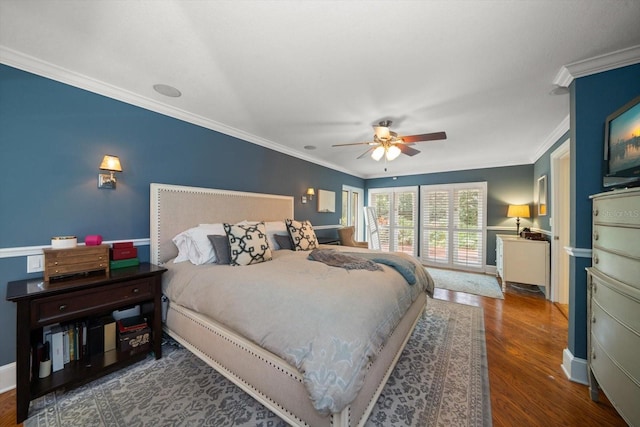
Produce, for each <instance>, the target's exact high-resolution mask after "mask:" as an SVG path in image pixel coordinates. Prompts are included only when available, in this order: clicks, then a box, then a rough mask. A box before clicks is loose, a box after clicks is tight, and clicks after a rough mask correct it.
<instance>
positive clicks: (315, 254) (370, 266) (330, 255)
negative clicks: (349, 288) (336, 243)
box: [307, 249, 382, 271]
mask: <svg viewBox="0 0 640 427" xmlns="http://www.w3.org/2000/svg"><path fill="white" fill-rule="evenodd" d="M307 258H309V259H310V260H311V261H318V262H323V263H325V264H327V265H330V266H332V267H340V268H344V269H347V270H369V271H376V270H378V271H382V267H380V266H379V265H378V264H376V263H375V262H374V261H373V260H368V259H366V258H364V257H361V256H358V254H353V253H346V252H338V251H336V250H335V249H314V250H312V251H311V253H310V254H309V256H308V257H307Z"/></svg>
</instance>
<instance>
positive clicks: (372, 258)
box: [308, 249, 416, 285]
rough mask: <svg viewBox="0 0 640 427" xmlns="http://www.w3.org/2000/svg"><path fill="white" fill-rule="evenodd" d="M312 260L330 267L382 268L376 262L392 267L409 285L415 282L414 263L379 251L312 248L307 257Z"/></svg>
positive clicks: (354, 268) (348, 268)
mask: <svg viewBox="0 0 640 427" xmlns="http://www.w3.org/2000/svg"><path fill="white" fill-rule="evenodd" d="M308 258H309V259H310V260H312V261H320V262H323V263H325V264H327V265H330V266H332V267H341V268H346V269H347V270H380V271H381V270H382V267H380V266H379V265H378V264H384V265H388V266H389V267H392V268H394V269H395V270H396V271H397V272H398V273H400V274H401V275H402V277H404V280H406V281H407V283H408V284H410V285H415V283H416V274H415V273H416V266H415V264H413V263H411V262H409V261H407V260H406V259H403V258H401V257H399V256H398V255H394V254H392V253H380V252H370V253H369V252H338V251H336V250H335V249H314V250H313V251H312V252H311V253H310V254H309V257H308Z"/></svg>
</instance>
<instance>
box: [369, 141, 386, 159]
mask: <svg viewBox="0 0 640 427" xmlns="http://www.w3.org/2000/svg"><path fill="white" fill-rule="evenodd" d="M382 156H384V147H383V146H382V145H379V146H377V147H376V149H375V150H373V152H372V153H371V158H372V159H373V160H375V161H376V162H377V161H379V160H380V159H381V158H382Z"/></svg>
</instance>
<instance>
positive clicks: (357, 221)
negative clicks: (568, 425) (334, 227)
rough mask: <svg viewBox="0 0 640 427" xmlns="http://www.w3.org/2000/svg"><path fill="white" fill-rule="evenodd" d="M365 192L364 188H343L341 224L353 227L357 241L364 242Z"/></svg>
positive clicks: (346, 186) (345, 186)
mask: <svg viewBox="0 0 640 427" xmlns="http://www.w3.org/2000/svg"><path fill="white" fill-rule="evenodd" d="M363 207H364V190H363V189H362V188H356V187H351V186H348V185H343V186H342V216H341V218H340V224H342V225H344V226H350V225H353V226H354V227H355V228H356V235H355V240H357V241H364V237H363V236H364V230H363V227H362V224H363V219H364V217H363Z"/></svg>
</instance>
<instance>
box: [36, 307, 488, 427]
mask: <svg viewBox="0 0 640 427" xmlns="http://www.w3.org/2000/svg"><path fill="white" fill-rule="evenodd" d="M24 425H25V426H26V427H35V426H47V427H50V426H55V427H58V426H60V427H62V426H65V427H67V426H88V425H91V426H127V427H129V426H140V427H141V426H156V427H159V426H205V425H206V426H242V427H248V426H251V427H267V426H285V425H286V423H284V422H283V421H282V420H281V419H280V418H278V417H277V416H276V415H274V414H273V413H272V412H271V411H269V410H268V409H266V408H265V407H263V406H262V405H261V404H260V403H258V402H257V401H255V400H254V399H253V398H251V397H250V396H249V395H247V394H246V393H244V392H243V391H242V390H240V389H239V388H238V387H236V386H235V385H234V384H233V383H231V382H230V381H228V380H227V379H225V378H224V377H223V376H222V375H220V374H218V373H217V372H215V371H214V370H213V369H212V368H210V367H209V366H208V365H207V364H205V363H204V362H202V361H201V360H200V359H198V358H197V357H195V356H193V355H192V354H191V353H190V352H189V351H187V350H186V349H184V348H182V347H181V346H179V345H178V344H176V343H175V342H174V341H172V340H167V342H166V343H165V344H163V357H162V359H160V360H155V359H154V358H153V357H151V356H149V357H147V358H146V359H145V360H143V361H141V362H139V363H137V364H135V365H132V366H130V367H128V368H126V369H123V370H120V371H118V372H115V373H113V374H110V375H108V376H105V377H102V378H100V379H98V380H95V381H93V382H92V383H90V384H88V385H85V386H82V387H79V388H76V389H72V390H70V391H67V392H64V391H58V392H56V393H50V394H48V395H46V396H43V397H41V398H39V399H36V400H34V401H33V402H32V403H31V408H30V417H29V419H28V420H27V421H25V424H24ZM366 425H367V426H369V427H372V426H380V427H381V426H389V425H394V426H488V425H491V407H490V396H489V380H488V372H487V359H486V349H485V339H484V323H483V313H482V309H481V308H478V307H471V306H467V305H462V304H456V303H450V302H445V301H440V300H432V299H430V300H429V301H428V303H427V309H426V312H425V315H424V316H422V318H421V319H420V320H419V322H418V325H417V327H416V329H415V331H414V333H413V335H412V336H411V339H410V340H409V342H408V343H407V347H406V348H405V350H404V352H403V354H402V356H401V357H400V359H399V361H398V364H397V365H396V368H395V369H394V371H393V373H392V375H391V377H390V379H389V381H388V383H387V384H386V386H385V388H384V390H383V393H382V395H381V396H380V398H379V399H378V401H377V404H376V407H375V408H374V410H373V412H372V413H371V416H370V417H369V419H368V421H367V423H366Z"/></svg>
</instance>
